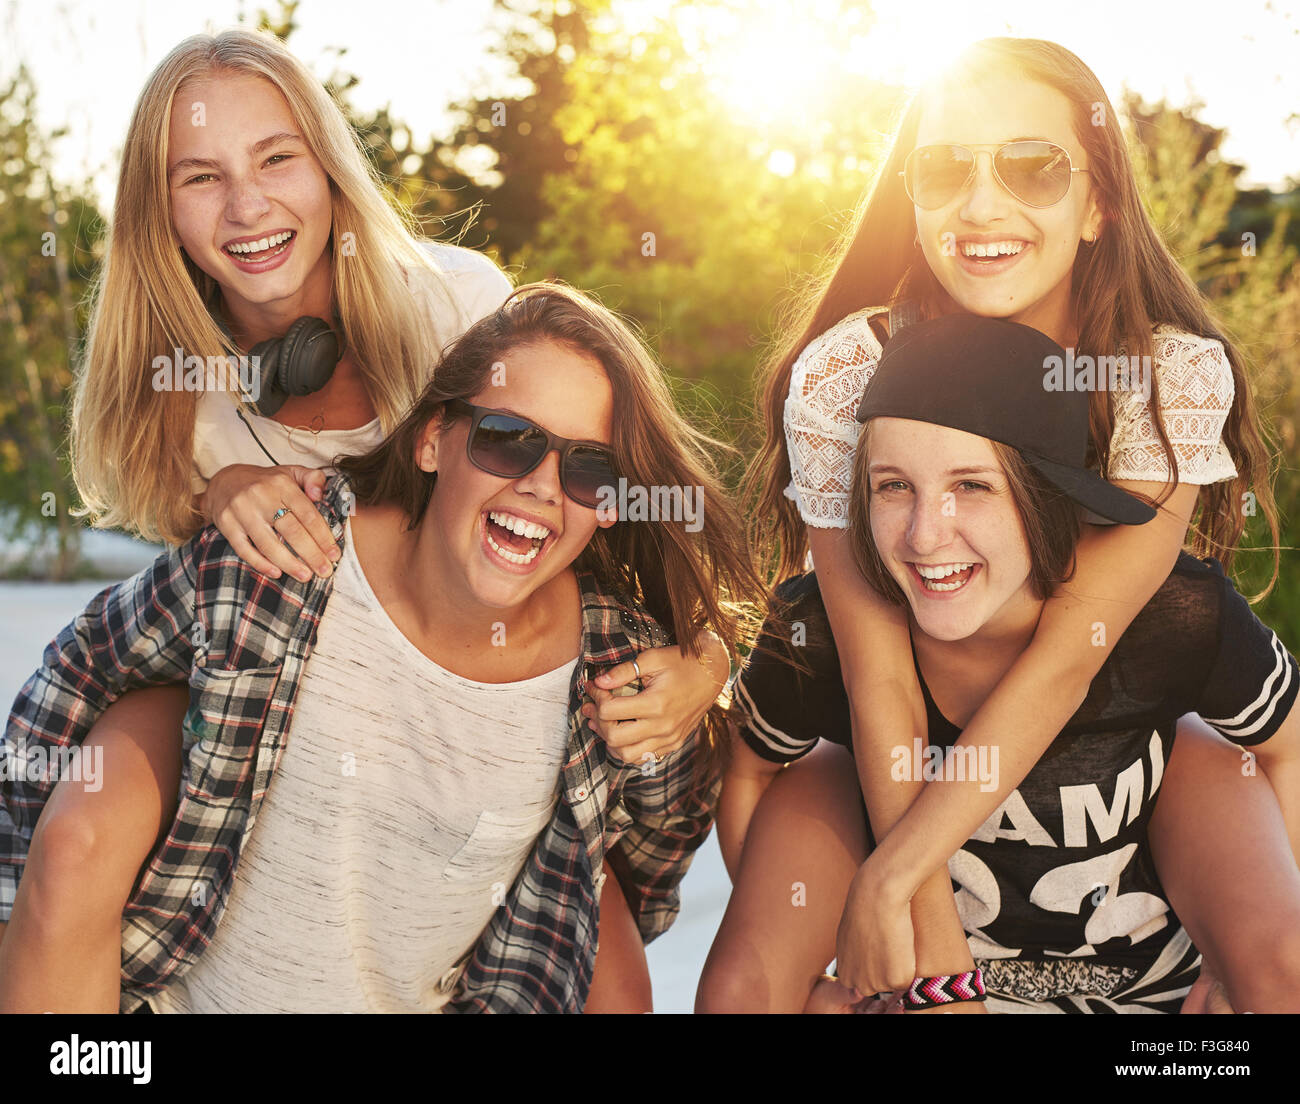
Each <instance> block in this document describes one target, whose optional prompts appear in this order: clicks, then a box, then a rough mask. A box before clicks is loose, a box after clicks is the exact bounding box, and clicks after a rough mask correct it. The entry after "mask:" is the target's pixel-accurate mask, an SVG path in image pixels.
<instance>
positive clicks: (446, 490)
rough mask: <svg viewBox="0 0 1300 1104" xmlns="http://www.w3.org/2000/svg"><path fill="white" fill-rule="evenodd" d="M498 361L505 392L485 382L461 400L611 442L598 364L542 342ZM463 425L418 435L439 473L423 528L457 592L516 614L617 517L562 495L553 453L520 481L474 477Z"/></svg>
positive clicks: (423, 456) (608, 397)
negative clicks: (428, 531) (430, 535)
mask: <svg viewBox="0 0 1300 1104" xmlns="http://www.w3.org/2000/svg"><path fill="white" fill-rule="evenodd" d="M502 362H503V363H504V365H505V370H504V372H502V373H501V374H500V377H498V378H500V379H502V380H503V381H504V382H503V383H502V385H501V386H493V385H491V384H489V386H487V387H484V388H483V390H481V391H480V392H479V393H478V394H477V395H474V396H472V397H471V398H470V399H468V400H467V401H468V402H470V403H471V404H472V405H474V406H485V407H490V408H491V409H493V410H505V411H508V412H509V413H512V414H515V415H517V416H519V417H521V418H525V419H527V420H528V421H530V422H533V423H535V424H537V425H539V426H542V427H544V428H545V429H549V430H550V431H551V432H553V433H557V434H559V435H560V436H562V437H567V438H570V439H572V440H575V441H593V442H597V443H601V444H608V443H609V442H610V441H611V440H612V439H613V438H612V435H613V421H614V392H613V388H612V387H611V386H610V382H609V377H608V376H607V375H606V374H605V369H604V367H603V366H602V365H601V363H600V362H599V361H598V360H597V359H596V358H595V357H593V356H591V355H590V354H587V353H580V352H577V351H575V350H573V349H570V348H568V347H566V346H563V345H559V344H555V343H552V342H549V341H543V342H538V343H534V344H530V345H524V346H519V347H517V348H515V349H513V350H511V351H510V352H508V353H507V354H506V355H505V356H504V357H503V358H502ZM495 376H496V373H494V377H495ZM469 425H470V422H469V419H468V418H467V417H458V418H454V419H453V420H452V421H451V423H450V424H449V425H448V426H447V427H446V428H445V429H443V430H442V431H441V432H440V431H439V429H438V427H437V425H436V424H435V423H430V425H429V427H428V428H426V430H425V434H424V437H423V438H422V441H421V444H420V446H419V449H418V450H417V456H418V459H419V462H420V466H421V467H423V468H424V470H425V471H437V473H438V480H437V482H436V483H435V484H434V489H433V495H432V497H431V498H430V501H429V509H428V512H427V514H426V518H425V522H426V523H427V524H429V525H430V526H432V532H433V533H434V534H435V539H434V545H435V547H436V549H437V551H436V553H435V555H436V558H437V560H438V562H439V565H440V569H441V570H442V571H443V572H445V577H446V578H447V579H449V580H451V581H452V585H453V586H454V587H455V588H456V589H458V590H460V591H462V592H463V593H464V595H465V596H466V598H467V599H470V600H472V601H473V602H477V603H479V604H481V605H485V606H491V607H494V608H517V607H518V606H520V605H521V604H522V603H524V602H526V601H527V600H528V599H529V598H531V597H532V596H533V595H535V594H536V593H537V592H538V591H539V590H541V589H542V588H543V587H545V586H546V584H547V583H549V582H550V581H551V580H553V579H555V578H556V577H557V576H558V575H559V574H560V573H561V572H563V571H565V570H567V569H568V568H569V567H570V566H571V565H572V563H573V561H574V560H575V559H576V558H577V557H578V555H579V553H581V552H582V550H583V549H584V548H586V547H587V544H588V543H589V542H590V540H591V538H592V536H593V534H594V533H595V532H596V529H597V527H601V528H608V527H609V526H610V525H613V524H614V523H615V520H616V519H615V518H613V517H608V518H604V517H600V516H598V513H597V511H596V510H595V509H594V508H591V507H587V506H582V505H579V504H578V503H576V502H574V501H573V499H571V498H569V497H568V495H566V494H565V493H564V490H563V488H562V486H561V483H560V456H559V453H558V452H550V453H548V454H547V455H546V457H545V458H544V459H543V460H542V462H541V464H540V465H539V466H538V467H536V468H534V469H533V470H532V471H531V472H529V473H528V474H527V475H524V476H520V477H519V478H518V479H507V478H503V477H500V476H496V475H491V474H489V473H488V472H485V471H482V470H480V469H479V468H477V467H476V466H475V465H474V464H473V463H472V462H471V460H470V459H469V457H468V455H467V452H466V442H467V438H468V435H469ZM521 530H522V531H521Z"/></svg>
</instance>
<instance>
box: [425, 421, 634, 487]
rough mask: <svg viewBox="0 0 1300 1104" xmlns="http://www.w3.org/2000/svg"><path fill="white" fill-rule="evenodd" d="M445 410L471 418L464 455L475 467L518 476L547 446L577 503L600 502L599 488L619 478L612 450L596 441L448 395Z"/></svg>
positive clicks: (540, 458) (542, 456)
mask: <svg viewBox="0 0 1300 1104" xmlns="http://www.w3.org/2000/svg"><path fill="white" fill-rule="evenodd" d="M447 411H448V412H449V413H451V414H462V415H465V416H466V417H468V418H469V419H470V425H469V436H468V437H467V438H466V442H465V454H466V455H467V456H468V457H469V461H470V463H471V464H473V465H474V466H475V467H476V468H478V469H479V470H480V471H485V472H487V473H488V474H489V475H496V476H500V477H502V478H504V479H519V478H521V477H523V476H525V475H527V474H528V473H529V472H530V471H533V470H534V469H535V468H536V467H537V466H538V465H539V464H541V462H542V461H543V460H545V459H546V456H547V454H548V453H550V452H551V451H552V450H555V451H557V452H558V453H559V454H560V486H561V488H563V490H564V493H565V494H566V495H568V496H569V497H570V498H571V499H573V501H574V502H576V503H577V504H578V505H579V506H585V507H587V508H588V509H595V508H596V507H597V506H598V505H600V501H601V493H600V492H601V488H602V487H611V488H612V487H613V486H614V485H615V483H616V482H617V480H618V476H617V473H616V472H615V469H614V454H613V452H611V451H610V449H609V446H607V445H602V444H600V443H599V442H597V441H573V440H570V439H569V438H568V437H561V436H560V435H559V434H557V433H552V432H551V431H550V430H549V429H544V428H542V427H541V426H539V425H537V424H536V423H535V422H530V421H528V419H527V418H520V417H519V416H518V415H516V414H507V413H506V412H505V411H502V410H493V409H491V408H490V407H486V406H473V405H471V404H470V403H467V402H466V401H465V400H464V399H449V400H448V402H447Z"/></svg>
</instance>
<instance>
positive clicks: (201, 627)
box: [0, 474, 720, 1012]
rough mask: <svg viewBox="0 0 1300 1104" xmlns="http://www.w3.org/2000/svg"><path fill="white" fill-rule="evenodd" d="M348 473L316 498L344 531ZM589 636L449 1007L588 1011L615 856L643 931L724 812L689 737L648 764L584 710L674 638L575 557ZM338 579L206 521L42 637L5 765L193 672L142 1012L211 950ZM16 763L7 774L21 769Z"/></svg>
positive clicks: (20, 853) (138, 996) (19, 791)
mask: <svg viewBox="0 0 1300 1104" xmlns="http://www.w3.org/2000/svg"><path fill="white" fill-rule="evenodd" d="M351 501H352V490H351V488H350V487H349V486H348V484H347V480H346V477H345V476H343V475H342V474H339V475H336V476H334V477H333V478H331V480H330V481H329V483H328V484H327V487H326V493H325V495H324V497H323V499H322V501H321V502H320V503H318V504H317V509H318V510H319V511H320V513H321V514H322V515H323V516H324V518H325V519H326V521H327V522H328V523H329V525H330V527H331V529H332V531H333V533H334V536H335V539H336V540H338V541H339V543H340V544H342V541H343V536H344V528H343V519H344V517H345V516H346V510H347V509H348V506H349V504H350V502H351ZM578 583H579V587H580V590H581V594H582V619H583V632H582V649H581V656H580V659H581V661H580V662H579V663H578V665H577V668H576V671H575V675H574V680H573V684H572V686H571V688H570V695H569V735H568V750H567V757H566V761H565V763H564V766H563V768H562V777H561V800H560V801H559V802H558V804H557V807H556V811H555V815H554V817H553V818H552V819H551V822H550V824H549V825H548V826H547V827H546V829H545V830H544V831H543V832H542V834H541V835H540V836H539V837H538V840H537V843H536V845H535V846H534V848H533V851H532V854H531V855H530V856H529V858H528V860H527V862H526V863H525V866H524V869H523V871H522V872H521V873H520V875H519V877H518V878H517V879H516V880H515V883H514V885H513V886H512V887H511V890H510V892H509V894H508V895H507V897H506V900H505V901H504V903H503V904H502V905H501V906H500V907H499V908H498V909H497V910H496V912H495V914H494V915H493V917H492V919H491V921H490V922H489V923H488V925H487V927H486V928H485V929H484V930H483V933H482V934H481V936H480V937H479V939H478V941H477V943H476V944H475V946H474V947H473V948H472V949H471V951H470V952H469V954H468V955H467V956H466V958H465V959H463V960H462V962H461V963H460V964H458V968H457V969H455V970H452V971H449V973H448V974H447V975H445V976H444V979H443V985H444V991H448V990H450V991H451V993H450V998H449V1003H448V1004H447V1006H446V1008H445V1010H446V1011H452V1012H470V1011H482V1012H507V1011H520V1012H522V1011H546V1012H577V1011H581V1009H582V1007H583V1005H584V1004H585V1002H586V999H587V993H588V990H589V988H590V985H591V975H592V968H593V966H594V963H595V954H596V933H597V920H598V912H599V910H598V901H599V893H600V887H601V885H602V883H603V881H604V874H603V872H602V870H603V861H604V859H605V858H608V859H609V861H610V865H611V867H612V868H613V869H614V871H615V872H616V874H617V875H618V878H619V881H620V883H621V884H622V886H623V890H624V892H625V893H626V895H627V897H628V899H629V904H630V906H631V908H632V912H633V915H634V916H636V918H637V924H638V926H639V928H640V931H641V936H642V938H643V939H644V940H645V941H646V942H649V941H650V940H651V939H653V938H654V937H655V936H657V935H659V934H660V933H661V932H663V931H665V930H667V928H668V927H669V925H670V924H671V923H672V921H673V919H674V918H675V916H676V913H677V909H678V884H679V883H680V881H681V879H682V876H683V875H684V874H685V872H686V868H687V867H688V866H689V864H690V860H691V857H692V855H693V853H694V851H695V849H696V848H697V847H698V846H699V845H700V844H701V843H702V842H703V841H704V839H705V838H706V837H707V835H708V832H709V830H710V828H711V826H712V809H713V806H714V803H715V801H716V798H717V792H718V788H719V786H720V778H719V777H718V776H717V774H716V772H712V771H709V772H704V771H701V770H700V769H699V767H698V764H697V757H696V754H695V752H696V749H697V736H692V737H691V738H690V739H689V740H687V742H686V744H685V745H683V747H682V748H680V749H679V750H677V751H675V752H673V753H672V754H670V755H668V756H666V757H665V758H664V760H663V761H662V762H661V763H658V764H649V763H647V764H646V765H645V766H644V767H643V766H638V765H634V764H626V763H623V762H622V761H621V760H619V759H618V758H617V757H616V756H613V755H611V754H610V753H609V752H608V751H607V750H606V747H605V744H604V741H602V740H600V739H599V738H598V737H596V736H595V735H594V734H593V733H592V732H591V730H590V729H589V728H588V727H587V726H586V724H585V723H584V720H583V717H582V715H581V713H580V712H579V710H580V709H581V707H582V703H583V701H584V698H585V691H586V680H587V678H588V677H594V675H595V674H597V673H599V670H600V669H602V668H604V667H606V666H609V665H611V664H615V663H621V662H623V661H625V660H627V659H629V658H631V657H632V656H634V655H635V654H636V653H637V652H638V651H641V650H644V649H646V648H650V647H656V646H658V645H661V644H663V643H665V637H664V634H663V632H662V630H661V629H660V628H659V626H658V625H656V624H655V623H654V622H653V621H652V619H651V618H650V617H648V616H647V615H646V614H645V613H644V611H642V610H640V609H639V607H637V606H636V605H635V604H634V603H631V602H629V601H626V600H624V599H622V598H620V597H619V596H616V595H613V594H610V593H608V592H606V591H604V590H602V589H601V587H600V586H599V585H598V584H597V582H596V579H595V577H594V576H592V575H591V574H590V573H588V572H584V571H580V572H578ZM332 587H333V579H332V577H331V578H329V579H320V578H318V577H315V576H313V577H312V579H311V581H309V582H306V583H303V582H299V581H298V580H297V579H293V578H291V577H289V576H287V575H286V576H282V577H281V578H279V579H269V578H266V577H265V576H262V575H259V574H258V573H257V572H255V571H254V570H253V569H252V568H250V567H249V566H248V565H247V564H245V563H244V562H243V561H242V560H240V558H239V557H238V556H237V555H236V554H235V553H234V551H233V550H232V549H231V547H230V545H229V543H228V542H227V541H226V540H225V538H224V537H222V536H221V534H220V532H219V531H218V530H217V529H216V528H215V527H213V526H209V527H208V528H206V529H204V530H203V531H202V532H201V533H199V534H198V535H197V536H195V537H194V538H193V539H192V540H190V541H189V542H188V543H186V544H185V545H183V546H181V547H179V548H176V549H173V550H171V551H169V552H167V553H165V554H163V555H161V556H159V557H158V559H157V560H156V561H155V562H154V563H153V565H152V566H151V567H148V568H146V569H145V570H143V571H141V572H140V573H139V574H138V575H136V576H134V577H133V578H131V579H127V580H126V581H125V582H122V583H119V584H118V585H117V586H114V587H110V588H108V589H107V590H105V591H103V592H102V593H100V594H98V595H96V597H95V598H94V599H92V600H91V602H90V604H89V605H88V606H87V607H86V609H85V610H84V611H83V612H82V613H81V614H80V615H79V616H78V617H77V618H76V620H75V621H73V623H72V624H71V625H69V626H68V627H66V628H65V629H63V630H62V631H61V632H60V633H59V635H58V636H57V637H55V639H54V640H53V641H52V642H51V643H50V644H49V645H48V646H47V647H46V649H45V654H44V657H43V662H42V666H41V668H40V670H38V671H37V672H36V673H35V674H33V675H32V676H31V677H30V678H29V679H28V680H27V682H26V683H24V685H23V688H22V690H21V691H20V692H19V694H18V697H17V699H16V700H15V702H14V706H13V710H12V712H11V713H10V716H9V721H8V725H7V727H6V732H5V743H4V745H0V751H3V752H7V754H8V755H9V756H10V757H11V763H19V764H21V763H23V761H24V758H28V759H30V758H31V756H32V749H40V750H41V751H42V753H43V754H44V755H46V756H47V757H50V756H53V755H58V754H62V755H64V756H67V755H68V754H70V753H71V750H72V749H74V748H76V747H77V746H79V745H80V744H81V742H82V740H83V739H84V738H85V736H86V734H87V733H88V732H89V731H90V729H91V726H92V725H93V724H94V723H95V721H96V719H97V718H98V717H99V716H100V714H102V713H103V712H104V710H105V709H106V708H107V707H108V706H109V705H110V704H111V703H112V702H114V701H116V700H117V698H119V697H120V696H121V695H122V694H124V693H125V692H127V691H129V690H131V689H133V688H135V687H142V686H156V685H162V684H166V683H175V682H184V681H188V682H189V685H190V708H189V711H188V712H187V714H186V717H185V722H184V726H183V729H184V731H183V737H182V747H181V748H180V751H181V754H182V757H183V763H184V765H185V768H186V769H185V771H184V772H183V777H182V784H181V791H180V801H179V807H178V809H177V812H176V818H175V820H174V822H173V824H172V827H171V830H170V832H169V833H168V836H167V839H166V841H165V842H164V843H163V844H162V846H161V847H160V848H159V849H158V850H157V851H156V852H155V853H154V854H153V856H152V857H151V858H150V860H149V862H148V863H147V865H146V866H145V868H144V871H143V873H142V876H141V879H140V882H139V884H138V886H137V888H136V890H135V892H134V893H133V894H132V896H131V899H130V900H129V902H128V903H127V906H126V909H125V911H124V912H123V919H122V1001H121V1010H122V1011H123V1012H133V1011H136V1010H137V1009H139V1008H140V1007H141V1005H143V1004H144V1003H145V1002H146V1001H147V998H148V995H149V994H150V993H156V992H159V991H160V990H162V989H164V988H165V987H166V986H167V985H168V983H169V982H171V981H172V980H173V979H174V978H176V977H178V976H180V975H181V974H183V973H184V972H185V971H186V970H187V969H188V968H189V967H191V966H192V965H193V964H194V963H195V962H196V961H197V960H198V957H199V956H200V955H201V954H202V953H203V950H204V948H206V947H207V945H208V943H209V941H210V940H211V938H212V935H213V932H214V931H215V930H216V926H217V924H218V923H219V922H220V920H221V914H222V911H223V910H224V908H225V904H226V901H227V899H228V897H229V893H230V889H231V885H232V879H233V878H234V875H235V871H236V868H237V864H238V861H239V855H240V852H241V850H242V849H243V846H244V844H245V843H246V842H247V840H248V837H249V835H250V833H251V832H252V831H253V828H254V826H255V824H256V823H257V815H258V810H259V809H260V808H261V805H262V800H263V798H264V797H265V796H266V792H267V788H268V787H269V786H270V783H271V778H272V776H273V775H274V774H275V771H276V768H277V765H278V764H279V761H280V756H281V755H282V754H283V752H284V748H285V746H286V744H287V742H288V739H289V729H290V725H291V723H292V719H293V707H294V700H295V698H296V696H297V693H298V687H299V685H300V683H301V680H302V674H303V669H304V665H305V664H306V662H307V660H308V658H309V657H310V655H311V651H312V648H313V646H314V644H315V641H316V632H317V627H318V626H319V624H320V619H321V615H322V614H323V613H324V611H325V606H326V603H327V602H328V600H329V597H330V593H331V590H332ZM32 773H34V772H32V771H31V770H30V769H29V768H25V769H23V770H17V771H14V770H10V771H7V772H4V775H3V777H5V781H4V782H3V789H2V791H0V792H2V794H3V802H2V803H0V922H2V921H7V920H8V919H9V915H10V912H11V910H12V908H13V901H14V894H15V892H16V890H17V886H18V881H19V878H20V877H21V875H22V869H23V865H24V863H25V861H26V857H27V851H28V848H29V846H30V843H31V837H32V831H33V829H34V827H35V825H36V821H37V818H38V817H39V816H40V812H41V809H42V808H43V807H44V804H45V801H46V800H47V799H48V797H49V795H50V792H51V790H52V789H53V785H54V781H53V780H51V779H50V778H49V777H48V776H47V777H41V778H38V779H37V780H35V781H32V780H30V778H31V774H32ZM9 776H13V777H9Z"/></svg>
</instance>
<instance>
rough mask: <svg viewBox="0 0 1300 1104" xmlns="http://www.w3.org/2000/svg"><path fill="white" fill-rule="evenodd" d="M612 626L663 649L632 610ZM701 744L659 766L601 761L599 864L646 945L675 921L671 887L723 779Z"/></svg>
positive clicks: (655, 632) (700, 838) (698, 740)
mask: <svg viewBox="0 0 1300 1104" xmlns="http://www.w3.org/2000/svg"><path fill="white" fill-rule="evenodd" d="M619 621H620V623H621V625H622V627H623V630H624V631H625V632H626V633H627V642H628V644H629V645H630V646H631V647H632V648H633V649H634V650H635V651H638V652H639V651H644V650H645V649H647V648H657V647H661V646H664V645H667V644H668V643H670V641H669V639H668V637H667V635H666V634H665V632H664V630H663V629H662V627H661V626H660V625H658V624H657V623H656V622H655V621H654V620H653V619H652V618H651V617H649V616H648V615H647V614H646V613H645V612H644V610H642V609H640V608H639V607H637V606H635V605H634V604H633V603H630V602H625V603H624V607H623V610H622V611H621V615H620V617H619ZM702 741H703V728H697V729H696V731H695V732H693V733H692V734H691V735H690V736H689V737H688V738H687V740H686V742H685V743H684V744H683V745H682V746H681V747H680V748H678V749H677V750H676V751H674V752H673V753H672V754H670V755H667V756H665V757H664V760H663V762H660V763H656V762H654V761H653V760H650V759H647V760H645V761H644V762H642V763H635V764H631V763H629V764H625V763H623V762H622V760H620V759H619V758H618V757H617V756H614V755H612V754H609V755H608V758H607V763H608V765H609V767H610V768H611V770H613V771H614V772H615V778H614V779H613V781H614V783H615V785H614V786H612V787H611V805H610V808H609V810H608V823H609V828H610V829H611V830H612V832H613V833H615V838H614V840H613V841H612V842H610V843H609V844H608V846H607V847H606V855H605V857H606V858H607V859H608V860H609V865H610V867H611V868H612V869H613V871H614V874H615V875H616V876H617V878H618V881H619V885H620V886H621V887H622V888H623V893H624V895H625V896H626V897H627V900H628V907H629V908H630V909H631V911H632V915H633V916H634V917H636V922H637V927H638V929H639V930H640V932H641V938H642V939H643V940H644V941H645V942H646V943H649V942H650V941H651V940H653V939H654V938H655V937H656V936H659V935H662V934H663V933H664V932H666V931H667V930H668V928H669V927H671V926H672V923H673V921H674V920H675V919H676V918H677V913H678V911H679V910H680V908H681V898H680V893H679V892H678V888H679V886H680V885H681V881H682V878H684V877H685V876H686V871H687V870H688V869H689V868H690V865H691V860H692V858H694V855H695V852H696V850H698V849H699V847H700V845H701V844H702V843H703V842H704V841H705V840H706V839H708V837H709V832H710V831H711V830H712V828H713V814H714V810H715V808H716V806H717V802H718V796H719V793H720V791H721V789H722V774H721V771H720V770H719V769H718V768H717V764H715V763H713V762H712V761H711V758H710V756H708V755H707V754H706V752H705V748H704V747H703V745H702Z"/></svg>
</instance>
